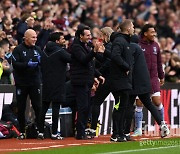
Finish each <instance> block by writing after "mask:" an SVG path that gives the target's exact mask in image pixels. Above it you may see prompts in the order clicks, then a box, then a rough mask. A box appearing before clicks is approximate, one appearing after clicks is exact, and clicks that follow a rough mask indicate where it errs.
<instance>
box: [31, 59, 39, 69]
mask: <svg viewBox="0 0 180 154" xmlns="http://www.w3.org/2000/svg"><path fill="white" fill-rule="evenodd" d="M38 63H39V62H33V61H32V59H30V60H29V62H28V66H29V67H31V68H35V67H36V66H37V65H38Z"/></svg>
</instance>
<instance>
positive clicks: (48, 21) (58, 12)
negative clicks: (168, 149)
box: [0, 0, 180, 142]
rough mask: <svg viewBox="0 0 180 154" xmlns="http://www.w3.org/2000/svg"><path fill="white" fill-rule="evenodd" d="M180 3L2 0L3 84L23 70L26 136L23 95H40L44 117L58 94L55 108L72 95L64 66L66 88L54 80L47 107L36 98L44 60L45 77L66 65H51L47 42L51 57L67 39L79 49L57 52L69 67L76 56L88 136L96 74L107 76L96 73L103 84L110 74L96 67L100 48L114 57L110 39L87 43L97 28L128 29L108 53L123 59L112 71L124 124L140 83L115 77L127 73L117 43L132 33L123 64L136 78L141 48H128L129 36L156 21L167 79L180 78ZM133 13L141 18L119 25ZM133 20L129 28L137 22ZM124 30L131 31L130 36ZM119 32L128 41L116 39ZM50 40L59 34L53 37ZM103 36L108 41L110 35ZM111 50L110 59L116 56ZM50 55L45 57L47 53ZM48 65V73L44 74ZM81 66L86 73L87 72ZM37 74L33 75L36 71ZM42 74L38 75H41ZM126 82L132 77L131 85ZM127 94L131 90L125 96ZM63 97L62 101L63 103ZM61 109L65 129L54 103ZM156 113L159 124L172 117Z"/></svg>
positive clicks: (19, 79)
mask: <svg viewBox="0 0 180 154" xmlns="http://www.w3.org/2000/svg"><path fill="white" fill-rule="evenodd" d="M179 10H180V2H179V1H178V0H169V1H167V0H164V1H163V0H154V1H153V0H143V1H141V0H112V1H109V0H61V1H60V0H39V1H38V0H29V1H27V0H26V1H20V0H2V1H1V9H0V20H1V23H0V28H1V30H0V58H1V63H0V64H1V65H0V69H1V71H0V73H1V74H0V75H1V79H0V84H14V78H13V75H12V72H13V67H14V75H16V76H15V77H16V79H15V81H16V95H17V101H18V103H19V104H18V109H19V112H20V111H21V113H22V114H20V113H18V114H19V115H18V116H19V118H18V120H20V131H21V136H20V139H24V138H25V136H24V132H25V130H24V125H25V123H24V121H25V119H24V118H25V117H22V116H21V115H23V114H24V112H25V106H22V105H21V103H23V102H24V101H25V100H26V97H27V95H28V94H29V95H30V99H31V100H33V101H32V105H33V108H34V110H35V114H36V118H38V116H39V114H40V115H41V114H42V115H41V116H42V117H41V119H44V115H45V112H46V111H47V109H48V107H49V104H50V103H51V102H53V103H54V109H57V108H59V105H60V103H63V101H64V100H63V99H62V98H64V97H65V96H64V95H65V92H64V87H63V86H64V84H65V79H64V76H65V74H59V75H60V76H61V77H63V79H62V82H63V83H62V82H61V84H62V85H63V86H62V85H61V88H62V89H61V91H60V92H59V91H58V90H57V89H56V88H57V85H53V84H50V85H46V86H47V87H48V90H51V91H50V92H47V94H51V92H52V96H51V97H48V99H47V98H46V97H47V95H46V96H45V95H44V96H43V107H44V108H43V107H42V110H44V111H43V113H42V111H41V110H40V108H39V106H38V105H39V104H37V103H36V102H38V101H39V99H40V80H39V79H40V77H41V76H39V71H40V70H39V69H40V68H39V67H41V70H43V69H44V68H45V69H44V72H43V71H42V78H43V77H45V76H46V75H47V76H48V74H49V73H50V72H51V73H52V71H51V70H52V69H54V71H55V74H54V77H56V75H57V72H56V71H57V70H58V69H55V68H56V66H58V65H59V64H58V65H55V66H54V68H51V67H52V66H51V65H50V64H48V63H47V62H44V63H43V58H40V57H41V56H42V54H41V50H44V49H45V50H44V57H46V58H48V57H51V56H52V55H54V54H57V52H58V51H61V50H63V52H64V49H61V47H59V46H65V48H66V49H68V51H69V52H71V58H70V57H69V55H67V56H65V57H63V58H62V55H57V57H58V56H60V57H61V58H62V59H61V60H62V63H61V67H62V66H66V63H68V62H70V63H71V64H70V67H71V84H72V87H73V89H74V94H75V98H76V101H77V106H78V117H77V126H76V129H77V137H76V138H77V139H85V138H84V137H85V136H84V133H85V132H84V130H85V127H84V126H85V124H86V121H87V118H88V111H89V102H90V97H92V95H93V94H92V92H93V91H92V90H91V87H92V85H93V82H94V77H97V78H98V79H99V81H96V79H95V83H96V84H97V85H99V82H101V83H104V81H105V79H104V77H102V76H101V75H102V74H101V73H99V72H96V71H95V70H94V69H93V67H94V66H93V65H94V64H93V59H94V57H96V55H97V53H98V54H101V53H103V54H104V55H106V56H107V57H108V53H107V52H106V50H105V47H104V46H103V45H99V44H96V43H93V40H92V44H91V45H93V47H94V48H92V46H91V48H92V49H89V48H90V47H86V44H88V43H89V40H90V39H91V33H92V38H93V39H94V40H96V39H98V38H100V37H102V33H103V32H102V29H101V28H102V27H111V28H112V29H111V33H112V32H113V31H117V30H118V29H120V30H121V31H122V34H121V35H122V36H121V35H120V34H116V33H115V35H116V36H115V35H114V36H112V37H114V38H113V39H112V40H113V41H114V40H115V41H114V45H113V46H112V49H113V47H114V50H112V54H111V57H110V58H109V57H108V58H109V59H111V60H112V61H113V62H112V64H114V63H115V64H114V65H112V66H113V67H112V68H111V69H110V72H111V75H112V74H113V73H114V74H113V75H112V76H111V77H110V79H111V81H114V84H113V83H112V85H114V87H113V88H114V89H113V91H115V93H114V95H115V96H116V95H117V97H116V98H117V99H116V98H115V99H116V101H115V104H119V109H118V110H117V112H116V111H114V112H115V113H114V116H113V118H114V119H116V120H115V121H116V122H117V121H118V120H119V123H122V124H121V126H123V122H124V116H125V113H123V114H122V112H125V110H124V108H126V105H127V103H126V102H127V101H128V97H129V96H128V95H129V94H128V92H127V91H126V90H129V89H132V85H130V84H129V83H128V82H129V80H128V79H125V78H123V80H124V81H125V82H122V79H121V80H120V82H118V84H120V83H121V84H120V85H119V86H118V84H117V83H116V82H115V81H116V80H115V79H117V78H118V79H119V76H118V75H117V73H116V72H117V71H119V65H117V64H116V62H117V63H121V62H123V61H121V62H120V60H119V59H118V56H119V53H116V52H118V51H119V50H120V49H118V51H117V50H116V48H115V47H116V41H117V43H119V42H121V41H124V38H125V40H126V41H125V42H124V43H122V44H123V46H124V45H126V46H127V49H125V51H126V52H127V53H125V51H123V52H124V53H123V54H124V55H123V54H122V55H123V56H125V61H127V64H126V63H124V62H123V64H122V63H121V64H120V66H121V65H123V69H122V68H120V70H121V71H122V74H121V75H123V74H124V70H125V73H126V74H127V76H129V77H128V78H130V76H131V73H132V72H131V65H133V64H132V63H133V56H132V52H130V50H129V48H128V47H129V46H128V45H127V44H128V43H129V42H128V41H130V38H129V36H131V35H132V34H133V32H134V30H135V33H136V34H137V35H139V34H140V31H141V29H142V28H143V26H144V25H145V24H147V23H150V24H152V25H154V26H155V27H156V28H157V30H156V31H155V30H154V29H153V30H154V31H153V32H157V37H156V40H157V42H158V43H159V46H160V52H161V61H162V63H163V71H164V73H165V80H166V81H167V82H176V83H178V82H180V21H179V18H180V11H179ZM125 19H131V21H133V23H132V22H131V21H130V20H129V21H126V22H125V23H124V24H123V25H121V26H122V27H121V26H119V25H120V23H122V22H123V21H125ZM79 24H84V25H87V26H89V27H90V28H89V27H86V26H85V27H83V29H81V28H82V27H81V28H80V27H79V29H78V25H79ZM127 28H129V30H128V29H127ZM150 28H154V27H150ZM90 30H91V32H90ZM130 30H131V31H130ZM55 32H57V33H55ZM145 32H147V31H145ZM145 32H144V33H145ZM52 35H54V36H52ZM124 35H128V38H127V36H124ZM143 35H144V34H143ZM153 35H154V34H153ZM61 36H62V37H61ZM116 37H117V38H118V39H119V40H120V41H119V40H118V39H116ZM119 37H120V38H119ZM153 37H154V36H153ZM64 39H65V40H64ZM48 41H51V42H50V43H49V42H48ZM98 41H99V42H101V41H102V40H98ZM109 41H110V40H109ZM101 43H102V42H101ZM35 44H36V46H35ZM57 44H58V45H57ZM32 46H33V47H32ZM55 46H57V47H55ZM157 49H158V47H157V48H156V49H153V50H154V52H156V54H157ZM81 50H82V51H81ZM26 51H28V52H26ZM73 51H74V52H73ZM75 51H76V52H75ZM51 52H54V53H51ZM81 52H84V53H85V52H87V53H86V54H87V55H85V56H84V55H83V56H82V53H81ZM32 54H34V55H32ZM113 54H114V55H113ZM128 54H129V55H128ZM42 57H43V56H42ZM57 57H55V58H57ZM107 57H106V60H107V59H108V58H107ZM131 57H132V59H131ZM32 58H34V59H32ZM46 58H44V60H45V59H46ZM96 58H97V57H96ZM113 58H114V59H113ZM97 59H98V58H97ZM52 61H53V60H52ZM118 61H119V62H118ZM25 62H26V63H25ZM50 62H51V61H50ZM86 63H87V65H86ZM12 66H13V67H12ZM43 67H44V68H43ZM47 67H50V68H49V70H48V69H46V68H47ZM67 69H68V68H67ZM64 70H65V67H63V68H62V72H63V73H64ZM23 71H24V72H23ZM94 72H95V76H94ZM43 73H44V75H45V76H43ZM81 73H82V74H83V75H81ZM129 73H130V74H129ZM158 73H159V72H158ZM34 74H35V75H34ZM79 74H80V75H81V76H80V75H79ZM29 76H31V78H30V77H29ZM36 76H38V77H37V78H36ZM57 77H58V76H57ZM81 77H82V79H81ZM126 78H127V77H126ZM36 79H37V80H36ZM44 79H45V80H46V79H48V80H47V81H46V82H45V80H43V82H44V83H43V85H45V84H46V83H48V82H49V81H50V80H52V81H54V80H53V78H52V77H51V76H48V78H44ZM112 79H114V80H112ZM161 79H163V77H162V78H160V82H161ZM106 82H107V81H106ZM163 82H164V81H163ZM34 83H35V84H34ZM96 84H95V85H93V88H95V89H96ZM126 84H127V85H126ZM84 85H85V86H84ZM112 85H111V86H112ZM122 85H124V87H123V86H122ZM24 86H27V87H24ZM44 87H45V86H44ZM44 87H43V88H44ZM53 88H55V89H53ZM119 88H120V89H119ZM127 88H128V89H127ZM45 90H47V89H46V88H44V89H43V91H45ZM53 90H55V91H53ZM36 91H37V92H36ZM95 91H96V90H95ZM53 92H54V93H53ZM58 92H59V93H58ZM35 94H37V95H35ZM53 94H54V95H53ZM55 94H61V95H57V98H54V96H56V95H55ZM148 94H149V93H148ZM126 95H127V97H126V98H125V96H126ZM60 96H61V99H62V100H59V99H58V97H60ZM120 96H121V97H120ZM121 99H122V100H121ZM119 101H121V102H123V103H124V104H123V103H119ZM101 103H102V102H101ZM45 104H46V105H45ZM55 104H57V106H56V105H55ZM23 105H24V104H23ZM85 105H87V106H85ZM55 106H56V107H55ZM149 109H150V110H151V111H153V112H154V113H155V112H156V111H155V110H156V109H155V107H149ZM120 111H121V112H120ZM55 112H56V115H55V114H54V122H53V123H54V124H53V130H54V132H55V131H56V130H57V115H58V114H59V113H58V111H57V110H56V111H54V113H55ZM155 115H156V114H155ZM119 117H121V118H119ZM118 118H119V119H118ZM117 119H118V120H117ZM156 119H158V120H157V121H158V124H159V125H160V126H163V127H164V125H161V121H163V120H164V119H163V118H159V117H157V118H156ZM36 120H37V119H36ZM37 121H38V120H37ZM41 121H42V120H41ZM113 122H114V121H113ZM116 122H115V123H114V127H113V130H114V132H113V133H114V134H113V135H114V136H112V138H113V141H115V140H116V139H117V134H118V133H119V132H120V133H119V134H120V138H118V139H119V142H123V141H124V136H123V128H118V129H119V130H116V127H115V126H116V125H118V127H119V124H116ZM41 127H42V131H41V132H40V133H41V134H40V136H39V138H40V139H43V136H42V134H43V124H42V126H41ZM165 127H166V126H165ZM165 129H166V128H165ZM116 131H117V132H116ZM118 131H119V132H118ZM52 135H54V136H53V138H55V139H62V138H61V137H60V136H57V134H56V133H54V134H52ZM166 135H167V134H166ZM166 135H165V136H166Z"/></svg>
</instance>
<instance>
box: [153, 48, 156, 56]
mask: <svg viewBox="0 0 180 154" xmlns="http://www.w3.org/2000/svg"><path fill="white" fill-rule="evenodd" d="M153 54H155V55H157V48H156V47H153Z"/></svg>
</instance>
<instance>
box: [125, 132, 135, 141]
mask: <svg viewBox="0 0 180 154" xmlns="http://www.w3.org/2000/svg"><path fill="white" fill-rule="evenodd" d="M124 137H125V138H126V140H127V141H134V139H132V138H131V136H130V134H125V135H124Z"/></svg>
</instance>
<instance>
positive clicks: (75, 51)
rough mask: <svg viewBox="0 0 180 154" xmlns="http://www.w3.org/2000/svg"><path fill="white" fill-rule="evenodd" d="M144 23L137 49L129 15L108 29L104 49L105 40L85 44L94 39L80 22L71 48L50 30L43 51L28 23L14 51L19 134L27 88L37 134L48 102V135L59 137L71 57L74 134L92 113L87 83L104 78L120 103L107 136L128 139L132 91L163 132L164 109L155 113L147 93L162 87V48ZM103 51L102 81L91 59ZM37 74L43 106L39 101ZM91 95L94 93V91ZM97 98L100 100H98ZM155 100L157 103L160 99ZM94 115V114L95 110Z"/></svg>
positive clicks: (165, 132) (81, 132)
mask: <svg viewBox="0 0 180 154" xmlns="http://www.w3.org/2000/svg"><path fill="white" fill-rule="evenodd" d="M144 27H145V28H146V29H145V28H144V29H145V31H144V32H143V33H142V34H141V37H142V38H140V39H142V40H143V41H144V42H145V43H147V44H148V45H147V46H145V45H144V46H143V47H141V48H142V49H141V48H140V47H139V46H138V45H137V44H135V43H131V39H132V36H133V35H134V25H133V23H132V21H131V20H129V19H126V20H125V21H123V22H122V23H120V25H119V27H118V31H117V32H114V33H112V34H111V39H110V40H111V43H112V44H111V48H110V49H108V50H107V49H106V47H104V44H103V43H102V42H100V41H98V40H96V41H94V42H91V43H92V44H93V45H92V46H91V47H90V46H88V44H89V42H90V41H91V39H92V36H91V31H90V29H89V27H87V26H84V25H83V26H79V27H78V30H77V31H76V37H75V39H74V41H73V43H72V45H71V48H70V49H71V53H70V54H69V53H68V52H66V51H65V49H64V48H63V45H64V36H63V34H62V33H59V32H55V33H52V34H51V35H50V38H49V42H48V44H47V46H46V48H45V50H44V51H43V52H42V51H41V50H40V49H39V48H38V47H37V46H35V42H36V40H37V36H36V33H35V31H33V30H32V29H29V30H27V31H26V32H25V35H24V42H23V43H22V44H20V45H19V46H17V47H16V48H15V50H14V51H13V67H14V77H15V83H16V94H17V103H18V120H19V123H20V132H21V134H20V136H19V139H24V138H25V129H24V128H25V107H26V99H27V95H28V94H29V96H30V99H31V103H32V106H33V108H34V110H35V115H36V121H37V123H38V128H39V134H38V138H39V139H44V134H43V131H44V130H43V128H44V127H43V125H44V119H45V114H46V112H47V110H48V108H49V105H50V103H51V102H52V112H53V113H52V120H53V123H52V136H51V138H52V139H62V137H61V136H59V134H58V133H57V124H58V115H59V108H60V104H61V103H63V102H65V95H66V94H65V73H66V64H67V63H70V79H71V85H72V90H73V92H74V95H75V100H76V103H77V123H76V130H77V134H76V139H80V140H84V139H88V138H89V137H88V135H87V134H86V133H85V128H86V125H87V122H88V117H89V114H90V106H91V97H92V93H91V89H92V87H93V85H94V84H95V85H96V86H97V85H99V83H100V84H104V83H106V82H110V83H111V84H109V85H110V86H109V91H111V92H112V93H113V95H114V97H115V104H116V105H118V108H116V109H114V111H113V116H112V118H113V134H112V136H111V139H110V140H111V141H115V142H124V141H127V140H131V138H130V134H129V133H130V124H131V121H132V117H133V113H134V112H133V103H134V101H135V98H136V96H139V98H140V100H141V101H142V103H143V104H144V105H145V107H147V108H148V109H149V110H150V111H151V113H152V115H153V117H154V118H155V120H156V121H157V123H158V124H159V125H160V129H161V136H162V137H165V136H167V135H168V134H169V129H168V127H167V126H166V124H165V123H164V119H163V117H162V115H163V114H161V115H160V114H159V113H158V110H157V109H156V107H155V106H154V105H153V104H152V102H151V99H150V94H153V93H156V92H160V85H159V81H158V78H160V81H161V83H162V82H163V78H164V76H163V73H162V65H161V61H160V59H159V55H160V52H159V48H158V46H157V44H156V43H154V38H155V29H154V27H153V26H152V25H150V24H147V25H145V26H144ZM152 31H153V32H152ZM149 38H151V39H149ZM143 52H144V53H145V57H146V55H147V56H149V59H151V60H153V63H151V62H152V61H151V60H150V61H149V63H150V64H148V65H147V66H148V67H147V66H146V62H147V59H146V61H145V58H144V54H143ZM146 52H148V53H146ZM102 54H103V55H102ZM104 54H106V56H107V57H108V59H109V61H110V65H109V71H110V73H109V77H108V81H106V79H105V78H104V77H103V75H102V74H101V72H100V71H98V70H96V69H95V65H94V59H95V58H96V59H98V57H99V58H102V56H103V57H104ZM151 56H152V57H153V59H152V58H151ZM152 64H153V66H152ZM152 69H156V71H155V73H154V74H153V76H151V70H152ZM40 72H41V73H40ZM139 72H141V75H140V76H138V73H139ZM149 74H150V75H149ZM41 78H42V106H41V103H40V100H41V95H40V94H41V89H40V83H41V82H40V79H41ZM139 78H141V79H139ZM150 82H153V85H154V84H155V85H157V86H158V88H154V87H152V83H150ZM154 82H156V83H154ZM97 87H98V86H97ZM151 89H152V91H151ZM94 97H96V93H95V96H94ZM101 103H103V102H101ZM101 103H98V104H99V105H100V104H101ZM94 105H96V104H93V106H94ZM156 105H158V106H160V105H161V103H159V104H156ZM92 109H93V107H92ZM127 111H128V112H127ZM161 113H162V112H161ZM92 114H93V111H92ZM92 117H93V115H92ZM95 118H98V117H97V116H95ZM92 120H93V119H92ZM95 121H97V120H95ZM90 132H94V130H93V129H91V130H90Z"/></svg>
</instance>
